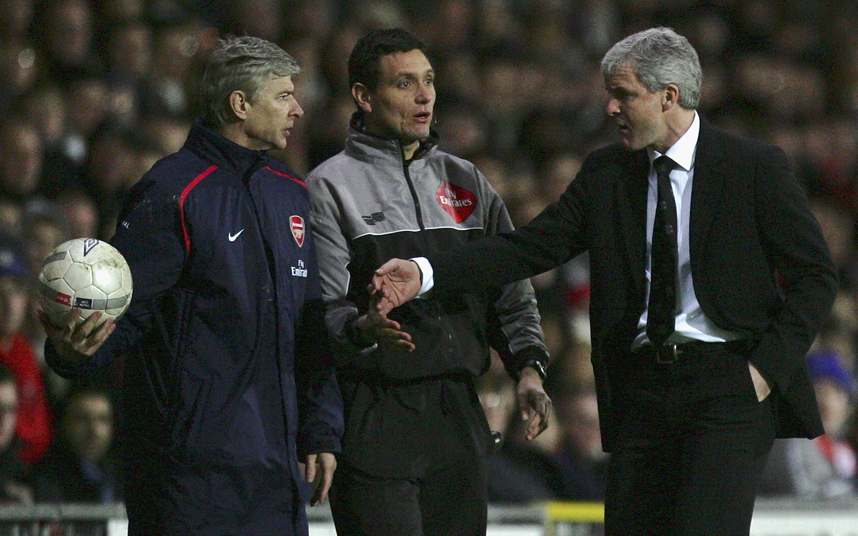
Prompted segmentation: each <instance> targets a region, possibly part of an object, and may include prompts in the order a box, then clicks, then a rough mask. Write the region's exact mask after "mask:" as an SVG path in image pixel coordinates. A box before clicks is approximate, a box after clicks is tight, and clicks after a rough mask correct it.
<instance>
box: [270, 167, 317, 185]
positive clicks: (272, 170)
mask: <svg viewBox="0 0 858 536" xmlns="http://www.w3.org/2000/svg"><path fill="white" fill-rule="evenodd" d="M262 169H267V170H268V171H270V172H271V173H275V174H277V175H280V176H281V177H286V178H287V179H289V180H291V181H292V182H297V183H298V184H300V185H301V186H303V187H304V188H306V187H307V185H306V184H305V183H304V181H302V180H300V179H296V178H295V177H293V176H292V175H289V174H287V173H283V172H282V171H277V170H276V169H272V168H271V166H265V167H264V168H262Z"/></svg>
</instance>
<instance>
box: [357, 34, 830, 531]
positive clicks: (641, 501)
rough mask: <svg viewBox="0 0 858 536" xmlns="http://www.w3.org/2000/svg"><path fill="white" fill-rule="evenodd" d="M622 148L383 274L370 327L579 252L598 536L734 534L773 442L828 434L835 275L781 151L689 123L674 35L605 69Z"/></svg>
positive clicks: (745, 519)
mask: <svg viewBox="0 0 858 536" xmlns="http://www.w3.org/2000/svg"><path fill="white" fill-rule="evenodd" d="M602 72H603V75H604V79H605V87H606V89H607V92H608V97H609V98H608V101H607V107H606V111H607V114H608V116H609V117H610V119H611V120H612V121H613V122H614V124H616V126H617V128H618V131H619V138H620V139H619V143H617V144H614V145H611V146H608V147H605V148H602V149H599V150H597V151H595V152H593V153H592V154H590V155H589V156H588V157H587V158H586V160H585V162H584V164H583V166H582V168H581V171H580V173H579V174H578V177H577V178H576V179H575V180H574V181H573V182H572V183H571V184H570V186H569V188H568V189H567V190H566V192H565V193H564V194H563V195H562V196H561V197H560V199H559V200H558V201H557V202H555V203H554V204H552V205H551V206H549V207H548V208H546V209H545V210H544V211H543V212H542V213H541V214H540V215H539V216H537V217H536V218H535V219H534V220H533V221H532V222H531V223H530V224H528V225H526V226H524V227H522V228H520V229H518V230H516V231H514V232H512V233H507V234H502V235H499V236H496V237H489V238H486V239H483V240H480V241H477V242H474V243H471V244H469V245H467V246H464V247H462V248H460V249H458V250H457V251H454V252H452V253H447V252H444V253H438V254H435V255H431V256H429V257H428V259H427V258H417V259H412V261H413V262H410V261H406V260H400V259H394V260H391V261H389V262H388V263H387V264H385V265H384V266H383V267H382V268H380V269H379V270H377V271H376V276H375V278H374V285H375V289H376V290H375V291H376V292H377V293H378V294H379V295H380V296H381V297H382V299H381V301H380V303H379V306H378V309H379V312H381V313H386V311H387V310H388V309H389V308H390V307H393V306H398V305H400V304H402V303H404V302H405V301H406V300H408V299H410V298H411V297H413V296H415V295H417V294H418V293H425V292H427V291H429V290H431V292H432V293H433V297H434V298H435V299H441V298H440V297H442V296H445V295H448V294H453V295H455V294H456V293H459V292H463V291H470V292H474V291H475V290H476V289H487V288H490V287H494V286H497V285H500V284H504V283H507V282H509V281H515V280H517V279H522V278H525V277H529V276H533V275H535V274H538V273H540V272H543V271H545V270H548V269H549V268H552V267H555V266H559V265H560V264H562V263H564V262H566V261H568V260H569V259H571V258H573V257H575V256H576V255H578V254H579V253H582V252H584V251H587V252H589V256H590V268H591V302H590V325H591V339H592V363H593V368H594V372H595V376H596V382H597V392H598V399H599V419H600V423H601V429H602V446H603V448H604V450H606V451H608V452H610V453H611V458H610V461H609V467H608V482H607V491H606V501H605V532H606V534H609V535H623V536H626V535H630V534H634V535H636V536H640V535H659V536H665V535H675V536H694V535H714V534H718V535H728V534H729V535H742V534H745V535H746V534H748V533H749V531H750V522H751V516H752V512H753V505H754V498H755V494H756V490H757V484H758V482H759V480H760V475H761V473H762V470H763V466H764V464H765V461H766V457H767V455H768V452H769V450H770V448H771V446H772V442H773V439H774V438H775V437H776V436H777V437H815V436H818V435H820V434H822V432H823V429H822V424H821V422H820V418H819V413H818V410H817V407H816V404H815V401H814V395H813V388H812V386H811V383H810V380H809V378H808V369H807V364H806V363H805V359H804V356H805V354H806V352H807V350H808V348H809V347H810V345H811V343H812V342H813V340H814V337H815V335H816V333H817V331H818V330H819V328H820V326H821V324H822V322H823V320H824V319H825V317H826V315H827V314H828V311H829V309H830V307H831V304H832V303H833V300H834V295H835V292H836V289H837V276H836V272H835V270H834V266H833V263H832V261H831V258H830V255H829V252H828V248H827V246H826V243H825V239H824V238H823V236H822V233H821V231H820V228H819V224H818V223H817V221H816V219H815V218H814V216H813V214H812V212H811V210H810V208H809V207H808V203H807V200H806V199H805V196H804V193H803V192H802V189H801V188H800V186H799V185H798V183H797V181H796V180H795V177H794V176H793V173H792V171H791V170H790V166H789V162H788V161H787V158H786V155H785V154H784V152H783V151H782V150H780V149H779V148H777V147H774V146H771V145H767V144H764V143H761V142H759V141H755V140H751V139H746V138H740V137H738V136H735V135H733V134H730V133H727V132H725V131H723V130H721V129H719V128H717V127H715V126H713V125H711V124H710V123H708V122H707V121H706V120H704V119H703V118H701V117H700V115H699V114H698V113H697V111H696V108H697V105H698V99H699V95H700V85H701V78H702V76H701V69H700V64H699V61H698V58H697V54H696V52H695V51H694V49H693V48H692V46H691V45H690V44H689V42H688V41H687V40H686V39H685V38H684V37H682V36H680V35H678V34H676V33H675V32H674V31H672V30H670V29H667V28H654V29H650V30H646V31H643V32H640V33H637V34H634V35H632V36H630V37H627V38H626V39H624V40H623V41H621V42H619V43H618V44H616V45H615V46H614V47H613V48H612V49H611V50H610V51H609V52H608V53H607V54H606V56H605V58H604V60H603V62H602Z"/></svg>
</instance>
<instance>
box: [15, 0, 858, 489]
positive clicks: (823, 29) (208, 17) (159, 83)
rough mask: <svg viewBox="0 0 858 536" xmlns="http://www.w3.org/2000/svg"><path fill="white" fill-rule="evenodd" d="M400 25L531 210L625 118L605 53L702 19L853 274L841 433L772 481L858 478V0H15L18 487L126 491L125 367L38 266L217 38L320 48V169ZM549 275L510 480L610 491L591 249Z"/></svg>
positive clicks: (694, 27)
mask: <svg viewBox="0 0 858 536" xmlns="http://www.w3.org/2000/svg"><path fill="white" fill-rule="evenodd" d="M393 26H400V27H404V28H407V29H409V30H411V31H412V32H414V33H415V34H416V35H418V36H419V37H420V38H421V39H422V40H424V41H425V42H426V43H427V44H428V45H429V46H430V48H431V59H432V62H433V65H434V67H435V69H436V72H437V79H436V85H437V89H438V97H437V105H436V120H437V123H436V125H435V128H436V129H437V131H438V132H439V133H440V136H441V144H442V146H443V148H444V149H445V150H448V151H449V152H451V153H453V154H456V155H458V156H462V157H464V158H468V159H470V160H472V161H473V162H474V163H475V164H477V166H478V167H479V169H480V170H481V171H482V172H483V173H484V174H485V175H486V176H487V178H488V179H489V181H490V182H491V183H492V185H493V186H494V187H495V189H497V190H498V192H499V193H500V194H501V195H502V196H503V198H504V200H505V202H506V203H507V205H508V207H509V209H510V213H511V215H512V217H513V220H514V221H515V222H516V223H517V224H523V223H526V222H528V221H529V220H530V219H531V218H532V217H533V216H534V215H536V214H537V213H538V212H539V211H540V210H541V209H542V208H543V207H544V206H545V205H546V204H547V203H549V202H551V201H552V200H554V199H556V198H557V197H558V196H559V195H560V193H561V192H562V191H563V190H564V189H565V188H566V186H567V185H568V183H569V182H570V181H571V180H573V179H574V177H575V174H576V172H577V171H578V169H579V167H580V164H581V161H582V159H583V156H584V155H585V154H586V153H587V152H589V151H590V150H592V149H594V148H597V147H599V146H602V145H604V144H607V143H610V142H612V141H614V131H613V130H612V129H611V128H610V127H609V126H608V125H606V123H605V121H604V119H605V114H604V103H605V94H604V88H603V85H602V79H601V74H600V71H599V61H600V59H601V57H602V55H603V54H604V53H605V52H606V51H607V49H608V48H609V47H610V46H611V45H612V44H613V43H614V42H616V41H617V40H619V39H620V38H622V37H624V36H626V35H628V34H630V33H632V32H635V31H638V30H641V29H645V28H647V27H651V26H670V27H673V28H674V29H676V30H677V31H678V32H679V33H680V34H683V35H685V36H686V37H688V38H689V40H690V41H691V43H692V44H693V45H694V46H695V48H696V49H697V51H698V53H699V55H700V59H701V63H702V66H703V72H704V83H703V93H702V102H701V106H700V110H699V111H700V113H701V115H703V116H704V117H705V118H707V119H708V120H710V121H711V122H713V123H715V124H717V125H720V126H723V127H724V128H726V129H728V130H730V131H733V132H736V133H739V134H744V135H748V136H751V137H755V138H758V139H762V140H764V141H768V142H771V143H774V144H777V145H779V146H780V147H781V148H783V149H784V150H785V151H786V152H787V154H788V155H789V157H790V159H791V162H792V165H793V166H794V170H795V173H796V175H797V177H798V179H799V181H800V182H801V183H802V184H803V185H804V186H805V188H806V190H807V192H808V195H809V197H810V198H811V201H812V205H813V208H814V210H815V212H816V214H817V217H818V219H819V221H820V223H821V224H822V226H823V230H824V232H825V235H826V237H827V239H828V242H829V245H830V247H831V250H832V255H833V257H834V259H835V262H836V263H837V264H838V268H839V269H840V272H841V286H842V289H841V293H840V296H839V298H838V300H837V302H836V304H835V307H834V310H833V312H832V315H831V318H830V320H829V322H828V323H827V325H826V327H825V329H824V330H823V332H822V333H821V335H820V336H819V340H818V341H817V343H816V345H815V346H814V348H813V349H812V351H811V354H810V355H809V356H808V359H809V363H810V364H811V372H812V374H813V378H814V380H815V382H816V383H817V386H818V398H819V403H820V409H821V410H822V412H823V419H824V421H825V425H826V432H827V433H826V435H825V436H823V437H822V438H819V439H817V440H814V441H807V440H797V442H794V443H795V444H794V445H792V444H788V443H789V442H784V443H782V444H780V445H778V446H777V447H776V449H775V451H773V455H772V463H770V467H769V472H770V473H771V477H770V478H767V484H766V487H765V489H764V490H763V492H764V493H767V494H773V495H778V494H781V495H797V496H805V497H829V496H835V495H842V494H854V493H855V484H856V462H855V451H856V446H858V426H856V424H855V413H856V412H855V407H856V389H855V380H856V370H858V365H856V359H855V356H856V348H858V346H856V345H858V302H856V297H858V255H856V237H855V224H856V221H858V3H856V2H854V1H851V0H831V1H829V2H823V3H814V2H805V1H803V0H708V1H706V0H437V1H435V2H421V1H417V0H398V1H397V0H353V1H348V0H0V91H2V95H3V99H2V100H0V282H1V283H2V285H0V363H2V367H3V368H0V416H2V423H0V479H2V483H0V484H2V489H0V498H2V500H3V501H19V502H25V503H26V502H32V501H34V500H35V501H42V500H52V501H57V500H59V501H88V502H91V501H95V502H110V501H116V500H121V497H122V495H121V488H122V485H121V476H120V475H117V474H116V472H115V468H114V465H113V461H112V455H111V452H112V449H111V448H110V447H111V443H112V442H113V441H114V440H113V427H114V424H115V423H114V420H115V417H114V415H115V414H116V408H114V406H113V402H112V401H113V400H114V398H113V396H112V394H113V393H112V392H111V390H112V386H113V385H114V383H113V382H111V381H109V378H106V379H105V380H104V381H103V382H99V383H89V384H87V385H73V384H69V383H68V382H65V381H63V380H61V379H60V378H58V377H56V376H54V375H53V374H52V373H51V372H50V371H49V370H47V369H46V368H45V366H44V364H43V358H42V355H41V352H42V345H43V341H44V335H43V334H42V333H41V332H40V328H39V326H38V323H37V322H35V321H34V319H33V318H32V316H33V315H32V312H31V309H32V308H31V306H30V302H31V300H32V288H31V283H32V280H33V274H35V273H36V271H37V270H38V269H39V266H40V263H41V260H42V259H43V258H44V256H45V255H46V254H47V253H48V252H49V251H50V250H51V249H52V248H53V247H54V246H56V245H58V244H59V243H61V242H64V241H65V240H67V239H70V238H75V237H97V238H101V239H109V238H110V237H111V235H112V234H113V229H114V227H115V225H116V213H117V210H118V208H119V206H120V205H121V203H122V200H123V197H124V195H125V192H126V191H127V190H128V188H129V187H130V186H131V185H133V184H134V183H135V182H136V181H137V180H138V179H139V178H140V176H141V175H142V174H143V173H145V171H146V170H148V169H149V167H151V165H152V164H153V163H154V162H155V161H156V160H158V159H159V158H161V157H163V156H166V155H167V154H169V153H171V152H173V151H175V150H178V149H179V148H180V147H181V145H182V143H183V141H184V139H185V136H186V134H187V132H188V129H189V126H190V124H191V121H192V120H193V118H194V116H195V115H196V114H197V111H198V106H199V104H198V102H199V101H198V92H197V87H196V84H197V82H198V80H199V78H200V74H201V73H200V69H201V66H202V64H203V60H204V59H205V57H206V54H207V53H208V51H209V50H210V48H211V47H212V46H213V44H214V43H215V42H216V40H217V38H218V37H219V36H222V35H226V34H234V35H243V34H248V35H255V36H258V37H263V38H265V39H268V40H270V41H273V42H276V43H278V44H280V45H282V46H283V48H285V49H286V50H287V51H288V52H289V53H290V54H292V55H293V56H295V57H296V58H297V59H298V61H299V63H300V65H301V67H302V73H301V74H300V75H299V76H298V77H297V79H296V86H297V98H298V100H299V102H300V103H301V105H302V107H303V108H304V110H305V115H304V117H303V118H302V119H301V121H300V122H299V123H298V125H297V127H296V129H295V130H294V131H293V135H292V137H291V138H290V142H289V147H288V148H287V149H286V150H285V151H283V152H282V153H278V154H276V157H277V158H278V159H282V160H283V161H285V162H286V163H288V164H289V165H291V166H292V167H293V168H294V169H295V170H296V171H297V172H298V173H300V174H305V173H306V172H308V171H309V170H310V169H312V168H313V167H314V166H315V165H316V164H318V163H320V162H322V161H323V160H324V159H326V158H328V157H329V156H331V155H333V154H335V153H336V152H338V151H339V150H340V149H341V148H342V143H343V140H344V138H345V131H346V127H347V124H348V119H349V116H350V115H351V113H352V112H353V111H354V104H353V102H352V99H351V95H350V92H349V88H348V87H347V76H346V67H347V58H348V54H349V53H350V51H351V48H352V46H353V45H354V43H355V41H356V40H357V38H358V37H360V36H361V35H363V34H365V33H366V32H367V31H369V30H371V29H374V28H379V27H393ZM723 217H730V215H729V214H724V215H723ZM534 286H535V287H536V289H537V295H538V299H539V305H540V312H541V314H542V316H543V326H544V328H545V333H546V338H547V342H548V344H549V349H550V352H551V355H552V365H551V367H550V371H549V379H548V383H547V388H548V389H549V394H550V395H551V396H552V398H553V399H554V402H555V408H556V411H555V412H554V415H553V419H554V422H553V423H552V427H551V428H550V430H549V431H550V432H551V433H546V434H543V436H542V437H540V438H539V439H538V440H537V441H536V442H534V443H528V444H525V443H524V442H523V441H521V437H522V434H521V433H520V431H519V430H517V427H518V426H519V425H520V419H519V418H518V416H517V412H516V411H515V395H514V389H513V386H512V384H511V380H510V379H508V378H506V377H505V376H504V375H503V371H502V367H500V366H499V365H498V364H497V362H496V364H495V366H493V367H492V368H491V370H490V371H489V373H488V374H487V375H486V376H484V377H483V378H482V379H481V382H480V392H481V399H482V401H483V404H484V407H485V409H486V413H487V415H488V417H489V421H490V423H491V425H492V427H493V429H494V430H497V431H499V432H502V437H503V439H502V440H501V441H499V442H498V452H497V455H496V456H495V457H494V458H493V461H492V464H493V469H492V471H491V474H492V479H491V482H490V487H491V498H492V500H493V501H495V502H498V503H501V502H528V501H534V500H548V499H558V500H581V499H584V500H600V499H601V498H602V496H603V495H602V494H603V490H604V478H603V477H604V466H605V462H606V460H607V458H606V455H605V454H603V453H602V452H601V449H600V448H599V423H598V416H597V413H596V407H595V392H594V389H593V385H592V370H591V368H590V366H589V341H588V322H587V298H588V273H587V262H586V259H576V260H574V261H572V262H570V263H569V264H567V265H566V266H564V267H563V268H562V269H559V270H555V271H553V272H549V273H546V274H543V275H542V276H539V277H537V278H535V279H534ZM71 482H74V483H75V484H74V485H70V484H68V483H71ZM64 483H65V484H68V485H65V484H64Z"/></svg>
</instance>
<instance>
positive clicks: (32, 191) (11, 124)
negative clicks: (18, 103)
mask: <svg viewBox="0 0 858 536" xmlns="http://www.w3.org/2000/svg"><path fill="white" fill-rule="evenodd" d="M44 150H45V148H44V143H43V141H42V134H41V132H40V131H39V129H38V128H37V127H36V126H35V125H34V124H33V123H30V122H27V121H24V120H22V119H20V118H16V117H14V116H12V117H6V118H4V119H3V120H2V122H0V195H2V196H5V197H9V198H12V199H14V200H15V201H17V202H18V203H21V205H22V207H24V206H25V205H26V204H27V203H28V202H30V201H33V200H34V199H36V198H39V197H41V196H40V194H39V187H40V185H41V181H42V165H43V163H44V156H45V153H44Z"/></svg>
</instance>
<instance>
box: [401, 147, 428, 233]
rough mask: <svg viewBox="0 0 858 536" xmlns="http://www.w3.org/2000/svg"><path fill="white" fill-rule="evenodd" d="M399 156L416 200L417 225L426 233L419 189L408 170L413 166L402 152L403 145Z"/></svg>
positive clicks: (406, 180) (412, 196)
mask: <svg viewBox="0 0 858 536" xmlns="http://www.w3.org/2000/svg"><path fill="white" fill-rule="evenodd" d="M399 154H400V155H401V156H402V171H403V172H404V173H405V182H406V183H407V184H408V190H409V191H410V192H411V199H413V200H414V211H415V212H416V213H417V225H418V226H419V227H420V230H421V231H425V230H426V227H424V226H423V211H422V209H421V208H420V199H419V198H418V197H417V189H416V188H414V183H413V182H412V181H411V173H410V172H409V171H408V168H409V167H410V166H411V162H409V161H407V160H405V153H404V152H402V144H401V143H400V144H399Z"/></svg>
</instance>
